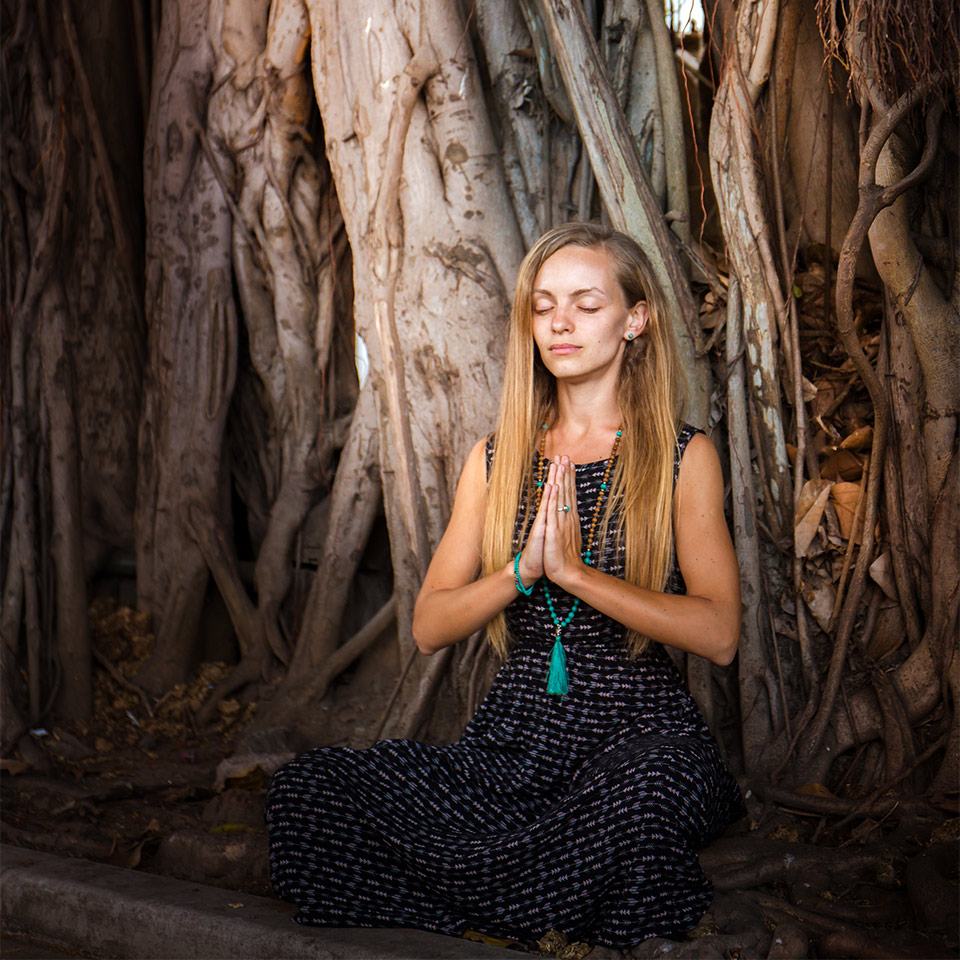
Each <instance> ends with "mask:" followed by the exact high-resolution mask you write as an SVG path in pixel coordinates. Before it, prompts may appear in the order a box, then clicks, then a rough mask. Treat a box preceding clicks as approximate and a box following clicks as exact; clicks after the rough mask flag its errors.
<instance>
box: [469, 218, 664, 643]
mask: <svg viewBox="0 0 960 960" xmlns="http://www.w3.org/2000/svg"><path fill="white" fill-rule="evenodd" d="M567 246H577V247H587V248H596V249H600V250H603V251H604V252H605V253H606V254H607V256H608V257H609V258H610V262H611V264H612V266H613V269H614V274H615V275H616V278H617V281H618V283H619V284H620V287H621V290H622V291H623V295H624V300H625V302H626V305H627V307H628V308H629V307H632V306H634V305H635V304H636V303H638V302H640V301H641V300H644V301H646V303H647V309H648V313H649V317H648V320H647V325H646V328H645V329H644V331H643V333H642V334H641V336H640V337H638V338H637V339H636V340H632V341H627V342H626V344H625V347H624V354H623V361H622V365H621V367H620V374H619V379H618V382H617V401H618V403H619V406H620V413H621V416H622V418H623V419H622V424H623V425H622V430H623V436H622V438H621V441H620V456H619V457H618V460H617V465H616V467H615V469H614V473H613V482H612V484H611V490H610V496H609V497H608V499H607V507H606V512H605V516H604V520H603V524H602V527H601V538H600V539H601V545H600V548H599V550H597V551H596V556H602V554H603V546H602V541H603V539H604V538H605V537H606V534H607V528H608V525H609V521H610V517H611V515H612V513H613V511H614V510H618V511H619V523H618V525H617V529H616V531H615V534H616V537H617V543H618V544H619V543H621V542H622V543H623V545H624V548H625V575H626V579H627V580H628V581H629V582H631V583H635V584H638V585H639V586H642V587H649V588H651V589H653V590H663V589H664V588H665V586H666V584H667V579H668V577H669V575H670V566H671V562H672V559H673V510H672V504H673V464H674V456H675V451H676V443H677V426H678V423H677V412H678V411H679V409H680V400H681V392H682V386H681V375H680V373H679V371H678V367H677V361H676V347H675V345H674V342H673V334H672V329H671V327H670V323H669V318H668V316H667V312H666V307H665V302H664V297H663V293H662V292H661V290H660V287H659V285H658V284H657V281H656V278H655V275H654V273H653V270H652V268H651V266H650V262H649V260H648V259H647V257H646V254H644V252H643V250H642V249H641V248H640V246H639V245H638V244H637V243H636V242H635V241H634V240H632V239H631V238H630V237H628V236H626V235H625V234H622V233H618V232H616V231H614V230H608V229H607V228H606V227H602V226H600V225H599V224H594V223H578V222H571V223H565V224H563V225H562V226H559V227H555V228H554V229H553V230H550V231H548V232H547V233H545V234H544V235H543V236H542V237H541V238H540V239H539V240H538V241H537V242H536V243H535V244H534V245H533V247H532V248H531V249H530V252H529V253H528V254H527V255H526V257H524V259H523V263H521V265H520V272H519V274H518V276H517V289H516V294H515V296H514V301H513V308H512V310H511V312H510V332H509V340H508V343H507V361H506V370H505V372H504V381H503V391H502V393H501V395H500V414H499V418H498V421H497V432H496V434H495V437H494V451H493V466H492V469H491V471H490V482H489V489H488V497H487V512H486V517H485V520H484V528H483V544H482V548H481V555H482V563H483V573H484V574H489V573H494V572H495V571H497V570H501V569H503V567H505V566H506V565H507V563H509V562H510V561H511V560H512V559H513V553H514V532H515V526H516V518H517V511H518V509H519V506H520V503H521V500H522V498H523V495H524V493H526V497H527V502H528V503H532V497H533V454H534V450H535V448H536V443H537V437H538V433H539V431H540V427H541V424H544V423H546V424H548V425H549V424H552V422H553V421H554V420H555V418H556V414H557V390H556V381H555V380H554V378H553V376H552V374H550V373H549V372H548V371H547V369H546V367H545V366H544V365H543V361H542V360H541V359H540V354H539V351H538V350H537V349H536V347H535V345H534V340H533V303H532V301H533V284H534V281H535V279H536V277H537V274H538V273H539V272H540V268H541V267H542V266H543V264H544V263H545V262H546V260H547V259H548V258H549V257H551V256H552V255H553V254H554V253H556V252H557V251H558V250H560V249H561V248H562V247H567ZM531 520H532V510H528V511H527V523H529V522H530V521H531ZM487 638H488V639H489V641H490V643H491V644H492V646H493V648H494V650H495V651H496V652H497V654H498V655H499V656H500V658H501V659H503V658H505V657H506V654H507V647H508V641H507V628H506V622H505V619H504V615H503V614H502V613H501V614H499V615H498V616H497V617H496V618H495V619H494V620H492V621H491V622H490V624H489V625H488V626H487ZM627 643H628V649H629V652H630V655H631V656H639V655H640V654H641V653H643V651H644V650H646V649H647V647H648V645H649V643H650V641H649V639H648V638H647V637H644V636H642V635H641V634H639V633H637V632H636V631H632V630H631V631H629V632H628V637H627Z"/></svg>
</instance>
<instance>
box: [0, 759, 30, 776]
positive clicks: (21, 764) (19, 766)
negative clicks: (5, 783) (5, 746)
mask: <svg viewBox="0 0 960 960" xmlns="http://www.w3.org/2000/svg"><path fill="white" fill-rule="evenodd" d="M32 766H33V764H32V763H27V761H26V760H17V759H16V758H15V757H4V758H3V759H2V760H0V770H2V771H3V772H4V773H9V774H10V775H11V776H16V775H17V774H18V773H25V772H26V771H27V770H29V769H30V767H32Z"/></svg>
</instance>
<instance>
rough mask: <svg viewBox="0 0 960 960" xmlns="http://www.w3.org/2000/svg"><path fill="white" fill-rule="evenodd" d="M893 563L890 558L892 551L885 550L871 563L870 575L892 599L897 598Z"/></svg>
mask: <svg viewBox="0 0 960 960" xmlns="http://www.w3.org/2000/svg"><path fill="white" fill-rule="evenodd" d="M892 567H893V564H892V561H891V559H890V551H889V550H884V551H883V553H881V554H880V556H879V557H877V559H876V560H874V561H873V563H871V564H870V576H871V577H872V578H873V581H874V583H876V584H877V586H879V587H880V589H881V590H882V591H883V592H884V593H885V594H886V595H887V596H888V597H889V598H890V599H891V600H897V599H899V597H898V596H897V584H896V581H895V580H894V579H893V570H892Z"/></svg>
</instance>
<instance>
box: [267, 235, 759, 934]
mask: <svg viewBox="0 0 960 960" xmlns="http://www.w3.org/2000/svg"><path fill="white" fill-rule="evenodd" d="M677 381H678V376H677V367H676V360H675V357H674V348H673V345H672V342H671V336H670V328H669V324H668V321H667V318H666V315H665V311H664V308H663V302H662V295H661V294H660V292H659V290H658V288H657V285H656V282H655V280H654V278H653V274H652V271H651V269H650V265H649V263H648V261H647V259H646V257H645V256H644V254H643V252H642V251H641V250H640V248H639V247H638V246H637V244H636V243H635V242H634V241H632V240H631V239H630V238H628V237H626V236H624V235H622V234H618V233H615V232H612V231H609V230H606V229H605V228H602V227H600V226H597V225H593V224H584V223H569V224H565V225H564V226H562V227H558V228H556V229H554V230H552V231H550V232H549V233H547V234H546V235H545V236H543V237H542V238H541V239H540V240H539V241H538V242H537V243H536V244H535V245H534V247H533V248H532V249H531V251H530V252H529V254H528V255H527V257H526V258H525V259H524V262H523V264H522V265H521V268H520V274H519V277H518V280H517V290H516V296H515V302H514V306H513V310H512V313H511V318H510V340H509V346H508V354H507V368H506V371H505V378H504V388H503V394H502V397H501V406H500V416H499V421H498V425H497V430H496V433H495V434H494V435H493V436H492V437H490V438H486V439H484V440H481V441H479V442H478V443H477V444H476V446H475V447H474V448H473V450H472V451H471V453H470V455H469V456H468V458H467V462H466V464H465V466H464V469H463V473H462V476H461V479H460V483H459V486H458V489H457V495H456V499H455V502H454V506H453V511H452V515H451V518H450V523H449V526H448V527H447V530H446V532H445V534H444V536H443V539H442V540H441V542H440V545H439V547H438V548H437V552H436V554H435V556H434V558H433V560H432V562H431V564H430V567H429V569H428V571H427V575H426V578H425V580H424V583H423V586H422V588H421V591H420V595H419V597H418V598H417V603H416V608H415V612H414V624H413V630H414V636H415V638H416V641H417V644H418V646H419V648H420V649H421V650H422V651H423V652H424V653H425V654H432V653H435V652H436V651H438V650H441V649H443V648H444V647H447V646H449V645H451V644H454V643H456V642H458V641H459V640H462V639H464V638H466V637H468V636H470V635H471V634H472V633H474V632H475V631H476V630H479V629H481V628H483V627H486V629H487V635H488V637H489V640H490V643H491V644H492V646H493V649H494V650H495V651H496V653H497V655H498V656H499V657H500V658H501V659H502V660H503V661H504V664H503V667H502V668H501V670H500V673H499V674H498V676H497V678H496V680H495V682H494V685H493V687H492V689H491V691H490V693H489V694H488V696H487V698H486V700H485V701H484V703H483V704H482V705H481V707H480V709H479V710H478V711H477V714H476V716H475V717H474V718H473V720H472V721H471V723H470V725H469V726H468V727H467V729H466V731H465V732H464V734H463V736H462V737H461V739H460V740H459V741H458V742H457V743H455V744H452V745H449V746H444V747H435V746H428V745H425V744H420V743H415V742H413V741H404V740H395V741H384V742H381V743H379V744H377V745H376V746H374V747H373V748H371V749H370V750H367V751H356V750H348V749H345V748H321V749H319V750H315V751H313V752H311V753H308V754H305V755H304V756H303V757H300V758H298V759H297V760H295V761H294V762H293V763H291V764H288V765H287V766H286V767H284V768H282V770H281V771H280V772H279V773H278V774H277V776H276V777H275V778H274V781H273V783H272V784H271V790H270V797H269V800H268V809H267V819H268V825H269V828H270V835H271V868H272V876H273V882H274V885H275V886H276V887H277V889H278V890H279V892H280V893H281V895H283V896H284V897H285V898H287V899H290V900H293V901H294V902H296V903H297V904H298V905H299V907H300V911H299V913H298V915H297V919H298V920H300V921H301V922H305V923H319V924H344V925H361V926H392V925H396V926H416V927H421V928H424V929H428V930H436V931H440V932H444V933H450V934H460V933H462V932H463V931H464V930H465V929H466V928H474V929H478V930H481V931H484V932H486V933H490V934H496V935H501V936H508V937H513V938H516V939H520V940H524V939H530V940H534V939H537V938H539V937H541V936H543V934H545V933H546V932H547V931H548V930H551V929H554V930H559V931H561V932H562V933H565V934H566V935H567V936H568V937H569V938H570V939H577V940H585V941H587V942H588V943H592V944H604V945H607V946H612V947H626V946H629V945H632V944H634V943H637V942H639V941H641V940H644V939H646V938H648V937H651V936H663V935H670V934H678V933H681V932H683V931H685V930H687V929H689V928H691V927H693V926H695V925H696V923H697V921H698V920H699V919H700V917H701V916H702V914H703V912H704V911H705V909H706V907H707V906H708V905H709V903H710V899H711V896H712V890H711V886H710V883H709V881H708V880H707V879H706V877H705V876H704V875H703V873H702V871H701V870H700V867H699V864H698V862H697V857H696V850H697V848H698V847H699V846H702V845H703V844H704V843H706V842H707V841H708V840H709V839H711V838H712V837H714V836H716V835H718V834H719V833H721V832H722V831H723V829H724V828H725V827H726V826H727V824H728V823H729V822H730V821H731V820H733V819H736V818H738V817H740V816H741V815H742V814H743V802H742V799H741V796H740V792H739V790H738V788H737V785H736V782H735V781H734V780H733V778H732V777H731V775H730V773H729V771H728V770H727V769H726V767H725V766H724V764H723V762H722V760H721V759H720V756H719V753H718V750H717V746H716V743H715V742H714V740H713V738H712V737H711V735H710V733H709V731H708V730H707V727H706V724H705V723H704V721H703V718H702V717H701V715H700V713H699V711H698V710H697V707H696V705H695V703H694V702H693V700H692V698H691V697H690V695H689V693H688V692H687V690H686V689H685V687H684V685H683V683H682V680H681V678H680V676H679V675H678V673H677V671H676V670H675V668H674V667H673V664H672V661H671V660H670V658H669V656H668V655H667V653H666V652H665V650H664V647H665V646H670V647H674V648H676V649H679V650H686V651H689V652H692V653H696V654H698V655H700V656H703V657H707V658H709V659H710V660H712V661H714V662H715V663H718V664H720V665H726V664H729V663H730V661H731V660H732V659H733V657H734V655H735V652H736V648H737V639H738V636H739V631H740V589H739V580H738V574H737V563H736V557H735V556H734V552H733V547H732V545H731V543H730V537H729V534H728V532H727V528H726V524H725V521H724V516H723V482H722V478H721V472H720V464H719V461H718V458H717V455H716V453H715V451H714V448H713V446H712V445H711V443H710V442H709V441H708V440H707V438H706V437H705V436H703V435H702V434H699V433H697V432H696V431H694V430H693V429H692V428H690V427H686V426H684V425H682V424H680V423H678V421H677V410H678V405H679V387H678V382H677Z"/></svg>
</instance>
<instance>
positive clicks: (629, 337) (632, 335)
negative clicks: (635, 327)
mask: <svg viewBox="0 0 960 960" xmlns="http://www.w3.org/2000/svg"><path fill="white" fill-rule="evenodd" d="M634 336H635V334H632V333H628V334H627V339H628V340H632V339H633V338H634Z"/></svg>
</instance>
